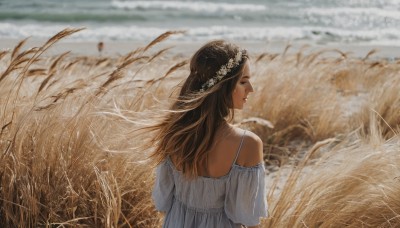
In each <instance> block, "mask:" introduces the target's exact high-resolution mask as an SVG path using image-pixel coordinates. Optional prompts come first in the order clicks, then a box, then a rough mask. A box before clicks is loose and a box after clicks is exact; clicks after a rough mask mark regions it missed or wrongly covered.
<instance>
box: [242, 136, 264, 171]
mask: <svg viewBox="0 0 400 228" xmlns="http://www.w3.org/2000/svg"><path fill="white" fill-rule="evenodd" d="M240 130H241V131H242V132H243V131H244V130H242V129H240ZM263 157H264V156H263V142H262V140H261V139H260V137H258V135H256V134H254V133H253V132H251V131H248V130H246V132H245V135H244V139H243V144H242V148H241V150H240V153H239V157H238V159H237V164H238V165H241V166H245V167H252V166H256V165H258V164H260V163H261V162H262V161H263Z"/></svg>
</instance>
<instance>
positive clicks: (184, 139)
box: [151, 40, 248, 177]
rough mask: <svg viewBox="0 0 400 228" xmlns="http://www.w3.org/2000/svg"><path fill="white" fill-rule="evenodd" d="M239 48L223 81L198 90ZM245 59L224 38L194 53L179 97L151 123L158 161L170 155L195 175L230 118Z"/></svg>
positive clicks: (183, 169) (187, 174)
mask: <svg viewBox="0 0 400 228" xmlns="http://www.w3.org/2000/svg"><path fill="white" fill-rule="evenodd" d="M239 51H242V53H243V54H242V60H241V61H240V62H239V65H238V66H236V67H234V68H233V69H232V70H231V71H230V72H228V73H227V74H226V76H225V77H224V78H223V79H222V81H220V82H218V83H216V84H215V85H214V86H212V87H211V88H209V89H207V90H206V91H205V92H200V89H201V86H202V85H203V84H204V83H205V82H206V81H207V80H208V79H210V78H213V77H215V76H216V73H217V71H218V70H219V69H220V68H221V66H223V65H226V64H227V63H228V61H229V59H232V58H235V56H236V54H237V53H238V52H239ZM247 59H248V55H247V52H246V51H245V50H242V49H240V48H239V47H238V46H236V45H234V44H232V43H229V42H226V41H223V40H216V41H211V42H209V43H207V44H205V45H204V46H203V47H201V48H200V49H199V50H198V51H197V52H196V53H195V54H194V55H193V57H192V58H191V61H190V74H189V76H188V78H187V79H186V81H185V82H184V84H183V86H182V88H181V91H180V93H179V96H178V98H177V99H176V101H175V102H174V103H173V105H172V107H171V109H170V112H169V113H168V114H167V115H166V116H165V118H163V120H162V121H161V122H160V123H159V124H157V125H155V126H153V127H152V129H153V130H156V131H157V133H156V135H155V137H154V138H153V139H152V140H151V141H152V143H153V145H155V147H156V148H155V150H154V152H153V153H152V155H151V157H152V158H154V159H155V161H156V162H157V163H160V162H162V161H163V160H164V159H166V158H167V156H171V157H173V158H174V162H175V163H176V166H177V167H179V168H180V169H181V170H182V172H183V173H184V175H185V176H187V177H196V176H198V170H199V165H201V164H205V162H206V161H207V152H208V151H209V150H210V149H211V147H212V145H213V143H214V136H215V133H216V131H217V129H218V128H219V127H221V126H222V124H223V123H224V122H225V121H226V119H230V120H231V119H232V118H233V115H234V113H233V103H232V92H233V90H234V89H235V86H236V83H237V81H238V80H239V78H240V76H241V73H242V70H243V66H244V64H245V62H246V61H247Z"/></svg>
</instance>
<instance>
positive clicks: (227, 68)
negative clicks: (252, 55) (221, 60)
mask: <svg viewBox="0 0 400 228" xmlns="http://www.w3.org/2000/svg"><path fill="white" fill-rule="evenodd" d="M242 55H243V52H242V51H241V50H240V51H238V53H236V55H235V58H231V59H229V60H228V63H227V64H225V65H222V66H221V68H220V69H219V70H218V71H217V75H216V76H215V77H213V78H210V79H208V80H207V81H206V82H205V83H204V84H203V85H202V86H201V89H200V92H204V91H205V90H207V89H209V88H211V87H213V86H214V85H215V84H217V83H218V82H219V81H221V80H222V79H223V78H224V77H225V76H226V75H227V74H228V73H229V72H231V70H232V69H233V68H235V67H237V66H238V65H239V63H240V61H242Z"/></svg>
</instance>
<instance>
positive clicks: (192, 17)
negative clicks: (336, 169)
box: [0, 0, 400, 46]
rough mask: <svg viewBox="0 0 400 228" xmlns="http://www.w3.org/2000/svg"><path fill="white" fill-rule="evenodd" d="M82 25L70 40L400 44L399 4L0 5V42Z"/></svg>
mask: <svg viewBox="0 0 400 228" xmlns="http://www.w3.org/2000/svg"><path fill="white" fill-rule="evenodd" d="M67 26H73V27H82V26H83V27H87V28H88V29H87V30H86V31H83V32H80V33H78V34H75V35H74V36H72V38H69V39H71V40H73V41H100V40H101V41H146V42H147V41H149V40H151V39H153V38H154V37H156V36H157V35H159V34H161V33H163V32H165V31H167V30H171V29H179V30H181V29H184V30H187V33H186V34H185V35H180V36H174V37H173V38H172V39H175V40H179V41H189V42H190V41H205V40H209V39H214V38H228V39H234V40H236V41H250V42H260V41H261V42H271V41H278V42H281V41H284V42H288V41H306V42H310V43H312V44H338V43H340V44H349V45H390V46H400V0H335V1H333V0H296V1H290V0H248V1H239V0H222V1H210V0H209V1H199V0H194V1H189V0H186V1H185V0H175V1H150V0H147V1H135V0H0V39H1V38H2V39H21V38H25V37H27V36H33V37H34V38H46V39H47V38H49V37H50V36H52V35H54V34H55V33H56V32H58V31H60V30H62V29H63V28H65V27H67Z"/></svg>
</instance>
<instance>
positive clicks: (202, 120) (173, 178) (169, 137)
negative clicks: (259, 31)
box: [152, 40, 267, 228]
mask: <svg viewBox="0 0 400 228" xmlns="http://www.w3.org/2000/svg"><path fill="white" fill-rule="evenodd" d="M248 59H249V57H248V53H247V51H246V50H244V49H241V48H240V47H238V46H236V45H234V44H232V43H228V42H226V41H222V40H217V41H212V42H209V43H207V44H205V45H204V46H203V47H201V48H200V49H199V50H198V51H197V52H196V53H195V54H194V55H193V57H192V59H191V62H190V74H189V76H188V78H187V79H186V81H185V82H184V84H183V86H182V88H181V91H180V93H179V96H178V98H177V100H176V101H175V102H174V104H173V105H172V107H171V110H170V112H169V113H168V114H167V115H166V116H165V118H164V119H163V120H162V121H161V122H160V123H158V124H157V125H155V126H153V127H152V129H153V130H156V132H157V134H156V136H155V138H154V140H153V142H154V143H155V144H154V145H155V151H154V153H153V154H152V158H153V159H154V160H155V161H156V162H157V164H158V166H157V170H156V180H155V184H154V189H153V194H152V196H153V200H154V203H155V206H156V208H157V210H159V211H162V212H165V219H164V224H163V227H169V228H179V227H190V228H192V227H193V228H195V227H204V228H213V227H218V228H224V227H243V226H249V227H251V226H258V225H259V224H260V217H266V216H267V205H266V195H265V192H266V191H265V182H264V178H265V176H264V175H265V167H264V163H263V144H262V141H261V139H260V138H259V137H258V136H257V135H255V134H254V133H252V132H250V131H248V130H243V129H240V128H238V127H236V126H234V125H232V124H230V121H231V120H232V119H233V114H234V109H242V108H243V106H244V105H245V103H246V101H247V97H248V95H249V93H251V92H253V87H252V84H251V82H250V79H251V73H250V65H249V60H248Z"/></svg>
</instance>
